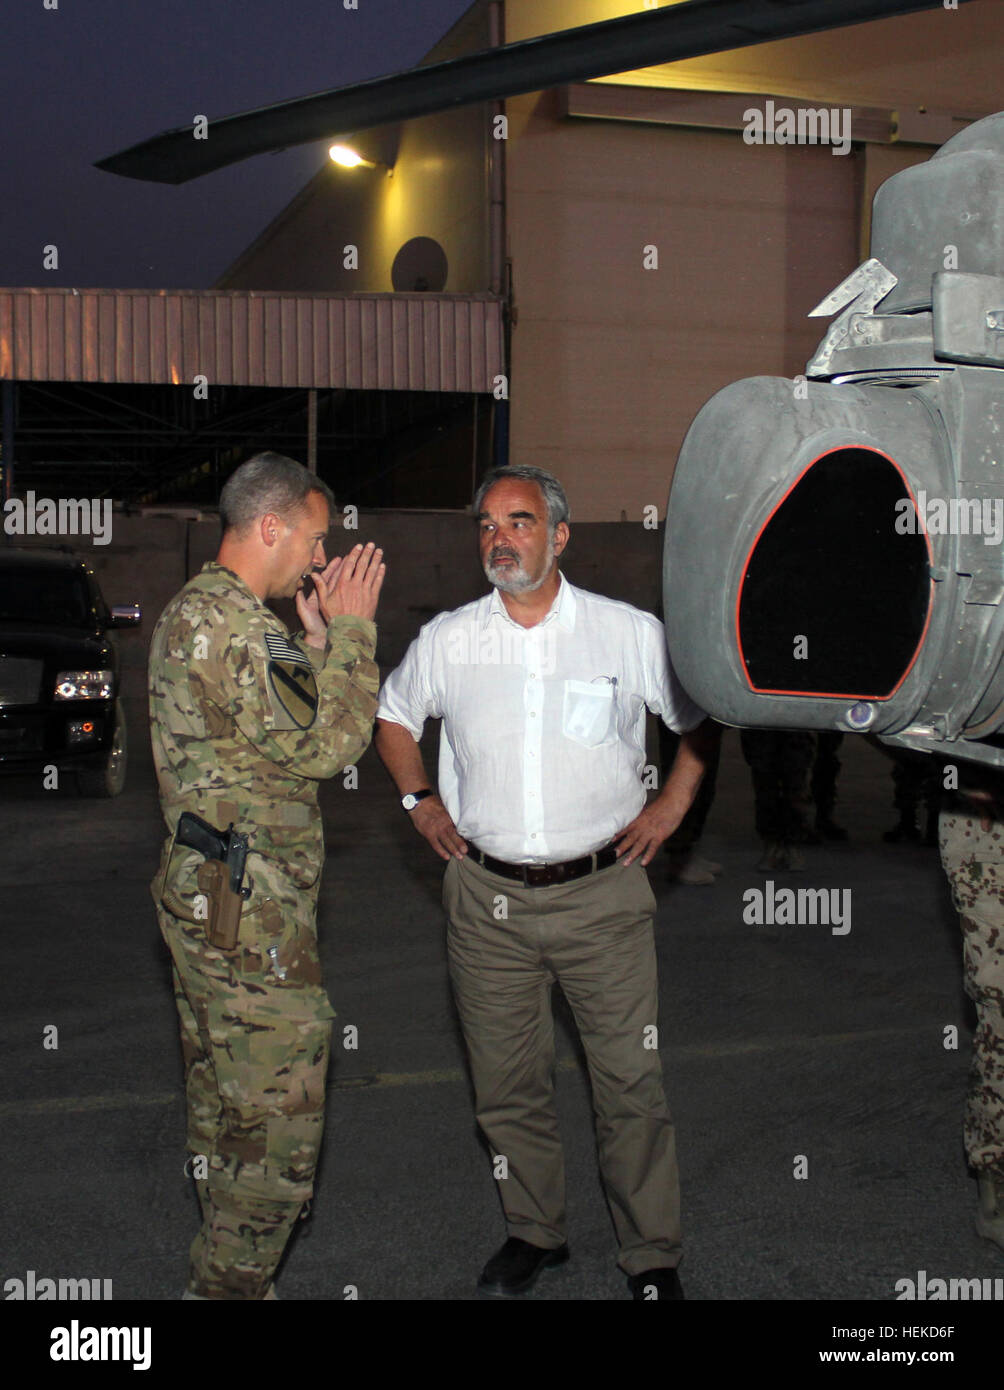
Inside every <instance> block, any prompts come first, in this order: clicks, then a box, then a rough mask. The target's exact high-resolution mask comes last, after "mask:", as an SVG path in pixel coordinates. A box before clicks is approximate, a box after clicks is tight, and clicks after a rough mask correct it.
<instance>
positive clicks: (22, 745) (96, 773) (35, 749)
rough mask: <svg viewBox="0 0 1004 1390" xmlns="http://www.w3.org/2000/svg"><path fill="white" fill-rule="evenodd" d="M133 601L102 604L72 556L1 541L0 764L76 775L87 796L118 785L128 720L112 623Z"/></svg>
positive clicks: (129, 623)
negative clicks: (5, 544)
mask: <svg viewBox="0 0 1004 1390" xmlns="http://www.w3.org/2000/svg"><path fill="white" fill-rule="evenodd" d="M139 621H140V610H139V607H138V606H137V605H134V604H132V605H128V606H125V607H116V608H112V609H111V610H109V608H108V605H107V604H106V603H105V601H104V599H103V597H102V595H101V590H100V589H99V588H98V584H97V580H96V579H95V578H94V575H93V574H92V573H91V572H90V570H89V569H88V568H87V566H86V564H85V563H84V562H83V560H81V559H80V558H79V557H77V556H75V555H73V554H72V553H70V552H68V551H62V550H11V549H8V548H3V547H0V772H21V773H25V772H34V771H38V772H41V771H42V770H43V769H44V768H46V767H48V766H54V767H56V768H58V769H59V770H60V771H72V772H75V773H76V774H77V779H78V784H79V787H80V790H81V791H82V792H83V793H84V795H85V796H118V794H119V792H120V791H121V790H122V788H123V787H124V785H125V773H126V726H125V715H124V713H123V711H122V706H121V703H120V701H119V699H118V694H119V660H118V652H117V650H116V647H115V640H114V638H113V637H112V635H111V633H110V632H109V629H110V628H113V627H135V626H136V624H137V623H139Z"/></svg>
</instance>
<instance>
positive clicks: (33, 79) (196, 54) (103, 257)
mask: <svg viewBox="0 0 1004 1390" xmlns="http://www.w3.org/2000/svg"><path fill="white" fill-rule="evenodd" d="M48 3H49V4H56V5H57V8H55V9H46V8H45V0H16V3H9V4H7V5H5V6H4V16H3V38H2V41H0V92H2V94H3V97H2V100H3V107H4V121H3V139H2V141H0V188H2V194H0V285H2V286H12V285H37V286H44V287H52V286H95V285H101V286H118V287H122V288H143V287H159V288H206V287H208V286H209V285H211V284H212V283H213V281H214V280H215V279H216V278H217V277H218V276H219V275H220V273H221V272H222V271H223V270H224V269H225V268H226V267H227V266H228V265H229V264H230V262H231V261H232V260H233V259H234V258H235V257H236V256H237V255H238V254H239V253H240V252H241V251H242V250H244V248H245V247H246V246H247V245H248V244H249V243H250V242H251V241H252V240H253V239H254V238H255V237H256V236H257V235H258V233H259V232H260V231H261V230H262V228H263V227H265V226H266V225H267V224H268V222H270V221H271V219H272V218H273V217H274V216H275V215H276V213H278V212H279V211H280V210H281V209H282V208H283V207H284V206H285V205H286V203H287V202H289V200H290V198H292V197H293V196H294V195H295V194H296V193H297V192H298V191H299V190H300V189H301V188H302V187H303V185H304V184H305V183H306V182H307V180H308V179H309V178H310V177H311V176H312V174H313V173H314V172H315V171H316V170H317V169H318V168H319V167H320V166H321V165H322V163H323V161H324V158H325V154H326V147H325V145H324V144H313V145H301V146H298V147H297V148H296V149H292V150H288V151H285V152H283V153H280V154H272V155H259V156H257V157H256V158H253V159H250V160H246V161H244V162H243V163H241V164H237V165H233V166H232V167H230V168H228V169H223V170H220V171H219V172H217V173H214V174H207V175H206V176H205V177H203V178H201V179H196V180H195V181H193V182H191V183H188V184H183V185H180V186H178V187H170V186H167V185H162V184H152V183H145V182H140V181H137V180H135V179H124V178H120V177H118V176H117V175H113V174H108V173H103V172H101V171H100V170H97V169H95V168H94V167H93V163H94V161H95V160H96V159H101V158H104V157H105V156H106V155H109V154H113V153H115V152H116V151H118V150H121V149H124V148H126V147H127V146H129V145H134V144H136V143H138V142H139V141H141V140H144V139H147V138H148V137H150V136H152V135H156V134H158V133H159V132H160V131H162V130H166V129H169V128H171V127H173V126H180V125H185V124H187V123H189V122H191V121H192V120H193V118H194V117H195V116H196V115H207V116H209V118H210V119H212V118H214V117H217V116H224V115H230V114H232V113H235V112H238V111H244V110H248V109H250V108H252V107H256V106H263V105H265V104H267V103H270V102H275V101H284V100H287V99H289V98H291V97H297V96H304V95H306V94H308V93H312V92H317V91H322V90H323V89H325V88H327V87H334V86H340V85H343V84H348V83H351V82H357V81H362V80H364V79H366V78H371V77H380V76H383V75H384V74H386V73H391V72H398V71H402V70H403V69H406V68H409V67H412V66H414V64H415V63H417V62H418V61H419V60H420V59H421V58H422V57H423V56H424V55H425V54H426V53H427V52H428V50H429V49H430V48H431V47H432V46H433V45H434V44H435V43H436V42H437V41H438V40H439V39H440V38H441V37H442V35H443V34H445V33H446V32H447V30H448V29H449V28H450V27H451V25H453V24H454V23H455V21H456V20H457V19H458V18H459V17H460V15H462V14H463V13H464V11H465V10H466V9H467V8H468V5H469V0H358V6H359V8H358V9H357V10H346V9H345V7H344V4H343V0H284V2H283V0H239V3H234V0H48ZM46 245H55V246H57V247H58V253H59V269H58V270H45V269H43V264H42V262H43V247H45V246H46Z"/></svg>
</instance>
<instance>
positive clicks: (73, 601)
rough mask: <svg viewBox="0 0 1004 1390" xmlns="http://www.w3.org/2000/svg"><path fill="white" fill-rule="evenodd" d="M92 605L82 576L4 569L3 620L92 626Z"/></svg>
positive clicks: (0, 581)
mask: <svg viewBox="0 0 1004 1390" xmlns="http://www.w3.org/2000/svg"><path fill="white" fill-rule="evenodd" d="M90 610H91V603H90V597H89V595H88V593H87V586H86V584H85V583H84V577H83V575H82V574H81V573H79V572H75V571H72V570H62V571H60V570H54V571H48V572H47V571H45V570H34V571H32V572H30V573H29V572H27V571H23V570H21V569H20V568H18V569H4V568H0V621H3V622H15V623H28V622H33V623H42V624H44V625H46V626H53V627H89V626H90V621H91V611H90Z"/></svg>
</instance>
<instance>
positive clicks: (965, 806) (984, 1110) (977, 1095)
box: [939, 798, 1004, 1249]
mask: <svg viewBox="0 0 1004 1390" xmlns="http://www.w3.org/2000/svg"><path fill="white" fill-rule="evenodd" d="M939 838H940V845H941V862H942V864H943V865H944V868H945V872H946V874H947V875H948V879H949V882H950V883H951V886H952V898H953V901H954V903H955V907H956V909H957V911H958V913H959V918H960V922H961V926H962V935H963V954H964V983H965V989H966V993H967V994H968V995H969V997H970V998H971V999H972V1001H973V1003H974V1004H975V1005H976V1019H977V1026H976V1034H975V1036H974V1038H973V1065H972V1071H971V1072H970V1078H969V1093H968V1096H967V1098H966V1114H965V1144H966V1153H967V1155H968V1157H969V1162H970V1163H971V1164H972V1166H973V1168H974V1169H975V1170H976V1174H977V1177H978V1178H979V1180H980V1183H979V1186H980V1212H979V1215H978V1217H977V1222H976V1227H977V1230H978V1231H979V1232H980V1234H981V1235H983V1236H986V1237H987V1238H988V1239H990V1240H994V1241H996V1242H997V1244H998V1245H1000V1246H1001V1247H1002V1249H1004V820H1002V819H1001V811H1000V809H999V808H998V809H997V810H996V811H994V812H992V817H991V821H990V829H989V830H984V829H983V827H982V825H981V818H980V815H979V813H978V811H976V810H974V809H973V808H972V806H971V804H970V803H966V802H964V801H963V800H962V798H952V799H950V802H949V805H948V806H947V807H946V808H945V809H944V810H942V812H941V817H940V821H939Z"/></svg>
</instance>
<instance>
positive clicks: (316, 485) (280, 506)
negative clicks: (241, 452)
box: [220, 450, 335, 532]
mask: <svg viewBox="0 0 1004 1390" xmlns="http://www.w3.org/2000/svg"><path fill="white" fill-rule="evenodd" d="M311 492H319V493H320V494H321V496H322V497H323V498H324V500H325V501H326V502H327V504H328V508H329V510H331V511H334V509H335V496H334V493H333V492H332V491H331V489H330V488H329V487H328V485H327V483H322V482H321V480H320V478H319V477H318V476H317V474H316V473H311V472H309V471H308V470H307V469H306V468H304V466H303V464H302V463H297V462H296V460H295V459H291V458H286V456H285V455H284V454H275V453H272V451H271V450H266V452H265V453H262V454H255V455H254V457H253V458H249V459H248V460H247V462H246V463H242V464H241V466H240V467H239V468H237V469H235V470H234V472H233V473H231V475H230V477H229V478H228V479H227V481H226V482H225V483H224V485H223V491H222V492H221V493H220V521H221V522H222V523H223V529H224V531H229V530H234V531H237V532H241V531H246V530H247V528H248V527H249V526H250V525H251V524H252V522H255V521H257V520H258V518H259V517H260V516H265V514H266V513H267V512H275V514H276V516H281V517H283V518H284V519H285V518H286V517H287V516H289V515H291V514H295V513H297V512H299V511H301V510H302V509H303V507H304V506H305V504H306V501H307V496H308V494H309V493H311Z"/></svg>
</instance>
